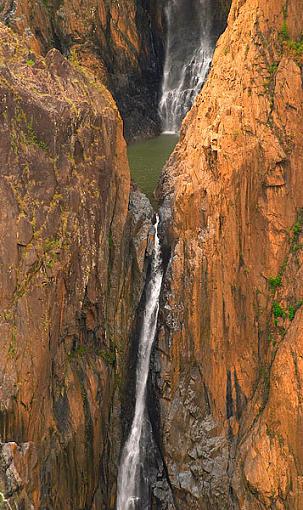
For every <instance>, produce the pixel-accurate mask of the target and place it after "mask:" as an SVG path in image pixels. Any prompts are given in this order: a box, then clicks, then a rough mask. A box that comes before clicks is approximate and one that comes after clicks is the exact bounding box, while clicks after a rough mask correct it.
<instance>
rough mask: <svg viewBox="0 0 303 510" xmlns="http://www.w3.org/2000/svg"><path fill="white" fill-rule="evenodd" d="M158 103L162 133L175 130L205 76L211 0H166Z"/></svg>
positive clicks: (210, 40)
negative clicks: (164, 53) (164, 43)
mask: <svg viewBox="0 0 303 510" xmlns="http://www.w3.org/2000/svg"><path fill="white" fill-rule="evenodd" d="M166 16H167V31H168V32H167V44H166V57H165V66H164V76H163V84H162V95H161V100H160V105H159V110H160V116H161V119H162V128H163V131H164V133H177V132H178V131H179V128H180V125H181V121H182V119H183V118H184V116H185V114H186V113H187V112H188V110H189V109H190V108H191V106H192V104H193V101H194V99H195V97H196V95H197V94H198V93H199V92H200V90H201V87H202V85H203V83H204V81H205V79H206V76H207V73H208V70H209V66H210V63H211V60H212V55H213V50H214V39H213V37H212V0H168V5H167V7H166Z"/></svg>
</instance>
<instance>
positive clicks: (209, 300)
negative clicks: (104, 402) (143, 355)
mask: <svg viewBox="0 0 303 510" xmlns="http://www.w3.org/2000/svg"><path fill="white" fill-rule="evenodd" d="M302 22H303V11H302V3H301V2H300V1H299V0H298V1H293V2H291V1H290V2H288V3H284V2H282V1H271V0H270V1H269V0H246V1H234V2H233V3H232V7H231V11H230V14H229V18H228V27H227V29H226V31H225V33H224V34H223V35H222V36H221V38H220V39H219V42H218V45H217V49H216V52H215V55H214V60H213V65H212V70H211V72H210V75H209V77H208V80H207V83H206V85H205V86H204V88H203V90H202V92H201V94H200V95H199V97H198V98H197V100H196V103H195V104H194V106H193V108H192V110H191V111H190V113H189V114H188V115H187V117H186V119H185V121H184V123H183V126H182V131H181V137H180V142H179V144H178V145H177V148H176V150H175V152H174V153H173V155H172V156H171V158H170V160H169V162H168V164H167V166H166V168H165V169H164V172H163V174H162V179H161V183H160V186H159V189H158V195H159V197H161V198H162V200H163V205H162V218H163V222H164V227H163V236H164V240H165V243H166V245H167V249H168V250H170V251H171V254H170V259H169V264H168V269H167V274H166V282H165V290H164V295H163V307H162V310H163V311H162V327H161V330H160V333H159V342H158V346H159V347H158V354H157V358H158V364H159V363H160V367H161V368H160V369H159V373H158V381H157V392H158V396H159V399H160V423H161V433H162V451H163V456H164V458H165V461H166V466H167V470H168V476H169V479H170V481H171V484H172V486H173V489H174V491H175V495H176V507H177V508H191V509H222V508H240V509H243V510H248V509H249V510H257V509H265V508H268V509H269V508H275V509H279V510H280V509H281V510H282V509H286V508H291V509H300V508H302V507H303V506H302V505H303V494H302V470H301V467H300V466H301V462H302V461H303V457H302V448H301V439H300V437H301V433H302V406H301V401H302V397H303V394H302V377H303V368H302V362H301V361H302V358H301V356H302V342H303V310H302V307H301V305H302V299H303V286H302V283H303V281H302V277H303V273H302V260H303V259H302V241H303V238H302V226H303V209H302V206H303V166H302V165H303V145H302V125H303V123H302V120H303V116H302V114H303V111H302V105H303V102H302V100H303V91H302V71H301V68H302V49H301V50H300V49H299V44H297V45H296V43H295V41H298V40H299V39H300V36H301V33H302ZM158 364H157V366H158Z"/></svg>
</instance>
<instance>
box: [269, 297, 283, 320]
mask: <svg viewBox="0 0 303 510" xmlns="http://www.w3.org/2000/svg"><path fill="white" fill-rule="evenodd" d="M272 310H273V314H274V318H275V319H278V318H279V317H281V318H282V319H286V312H285V310H283V308H282V306H281V305H280V303H277V301H274V302H273V305H272Z"/></svg>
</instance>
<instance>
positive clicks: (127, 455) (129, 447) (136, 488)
mask: <svg viewBox="0 0 303 510" xmlns="http://www.w3.org/2000/svg"><path fill="white" fill-rule="evenodd" d="M158 224H159V218H158V216H157V220H156V224H155V244H154V251H153V256H152V263H151V275H150V279H149V281H148V283H147V288H146V305H145V310H144V316H143V323H142V328H141V332H140V337H139V352H138V361H137V371H136V405H135V414H134V418H133V422H132V426H131V430H130V434H129V437H128V439H127V441H126V443H125V445H124V448H123V451H122V456H121V461H120V467H119V474H118V493H117V510H134V509H136V508H142V506H140V499H141V498H140V494H141V490H142V487H143V486H144V485H146V484H148V480H145V479H144V476H143V473H142V470H141V467H142V465H143V463H144V456H145V448H144V429H145V427H146V424H147V420H148V418H147V411H146V387H147V380H148V374H149V365H150V356H151V350H152V345H153V342H154V339H155V336H156V328H157V319H158V311H159V297H160V291H161V284H162V278H163V270H162V260H161V248H160V241H159V237H158ZM138 505H139V506H138Z"/></svg>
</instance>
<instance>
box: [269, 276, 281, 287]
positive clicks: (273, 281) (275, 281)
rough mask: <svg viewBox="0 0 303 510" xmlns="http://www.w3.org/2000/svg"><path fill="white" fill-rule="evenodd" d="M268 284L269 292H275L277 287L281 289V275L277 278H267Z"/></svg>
mask: <svg viewBox="0 0 303 510" xmlns="http://www.w3.org/2000/svg"><path fill="white" fill-rule="evenodd" d="M268 284H269V286H270V288H271V290H273V291H275V290H276V289H277V288H278V287H281V285H282V276H281V274H278V276H275V277H274V276H272V277H270V278H268Z"/></svg>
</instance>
